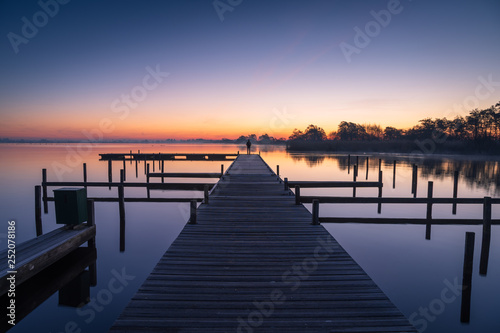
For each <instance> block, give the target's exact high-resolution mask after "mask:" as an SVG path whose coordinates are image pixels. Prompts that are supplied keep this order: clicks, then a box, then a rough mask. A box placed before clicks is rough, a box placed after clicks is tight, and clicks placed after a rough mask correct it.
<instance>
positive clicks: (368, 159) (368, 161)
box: [366, 156, 370, 180]
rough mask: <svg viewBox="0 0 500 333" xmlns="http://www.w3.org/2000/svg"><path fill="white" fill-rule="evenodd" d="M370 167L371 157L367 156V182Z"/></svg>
mask: <svg viewBox="0 0 500 333" xmlns="http://www.w3.org/2000/svg"><path fill="white" fill-rule="evenodd" d="M369 165H370V157H369V156H366V180H368V170H369V169H370V168H369V167H368V166H369Z"/></svg>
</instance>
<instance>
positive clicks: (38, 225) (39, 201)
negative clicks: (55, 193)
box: [35, 185, 43, 237]
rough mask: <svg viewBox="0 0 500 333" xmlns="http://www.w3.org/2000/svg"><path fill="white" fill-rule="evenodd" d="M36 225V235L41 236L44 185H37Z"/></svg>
mask: <svg viewBox="0 0 500 333" xmlns="http://www.w3.org/2000/svg"><path fill="white" fill-rule="evenodd" d="M35 227H36V236H37V237H38V236H41V235H42V233H43V231H42V187H41V186H40V185H36V186H35Z"/></svg>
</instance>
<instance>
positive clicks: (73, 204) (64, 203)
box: [54, 187, 87, 225]
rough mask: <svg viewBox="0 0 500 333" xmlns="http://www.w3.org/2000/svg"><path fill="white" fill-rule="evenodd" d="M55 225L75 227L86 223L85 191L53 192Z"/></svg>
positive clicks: (62, 190) (74, 189) (75, 189)
mask: <svg viewBox="0 0 500 333" xmlns="http://www.w3.org/2000/svg"><path fill="white" fill-rule="evenodd" d="M54 202H55V206H56V223H57V224H69V225H76V224H80V223H82V222H85V221H87V190H86V189H85V188H68V187H67V188H60V189H57V190H54Z"/></svg>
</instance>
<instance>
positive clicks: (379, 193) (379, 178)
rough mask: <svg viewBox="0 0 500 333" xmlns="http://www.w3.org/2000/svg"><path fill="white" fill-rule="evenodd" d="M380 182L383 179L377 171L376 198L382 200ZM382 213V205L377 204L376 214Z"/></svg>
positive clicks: (380, 172)
mask: <svg viewBox="0 0 500 333" xmlns="http://www.w3.org/2000/svg"><path fill="white" fill-rule="evenodd" d="M382 180H383V177H382V171H381V170H379V172H378V183H379V185H378V197H379V198H382ZM381 212H382V203H381V202H379V203H378V205H377V213H378V214H380V213H381Z"/></svg>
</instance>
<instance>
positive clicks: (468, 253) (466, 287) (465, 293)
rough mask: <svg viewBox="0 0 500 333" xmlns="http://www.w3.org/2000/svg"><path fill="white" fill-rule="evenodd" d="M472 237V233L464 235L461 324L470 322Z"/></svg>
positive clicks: (473, 235)
mask: <svg viewBox="0 0 500 333" xmlns="http://www.w3.org/2000/svg"><path fill="white" fill-rule="evenodd" d="M474 237H475V234H474V233H473V232H466V233H465V253H464V270H463V277H462V306H461V311H460V322H462V323H468V322H469V320H470V301H471V289H472V267H473V259H474Z"/></svg>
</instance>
